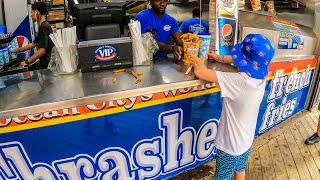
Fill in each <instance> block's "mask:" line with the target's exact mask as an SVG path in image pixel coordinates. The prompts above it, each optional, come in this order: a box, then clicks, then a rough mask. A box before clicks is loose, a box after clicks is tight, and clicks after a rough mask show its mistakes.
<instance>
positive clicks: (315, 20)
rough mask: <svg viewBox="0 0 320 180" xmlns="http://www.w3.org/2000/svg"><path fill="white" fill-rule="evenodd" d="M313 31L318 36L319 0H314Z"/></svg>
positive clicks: (319, 33)
mask: <svg viewBox="0 0 320 180" xmlns="http://www.w3.org/2000/svg"><path fill="white" fill-rule="evenodd" d="M314 31H315V32H316V34H317V35H318V37H319V38H320V0H316V2H315V10H314Z"/></svg>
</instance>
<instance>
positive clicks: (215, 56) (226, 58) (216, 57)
mask: <svg viewBox="0 0 320 180" xmlns="http://www.w3.org/2000/svg"><path fill="white" fill-rule="evenodd" d="M208 58H209V59H212V60H216V61H219V62H226V63H228V64H234V62H233V60H232V58H231V56H220V55H218V54H217V53H215V52H214V51H211V52H209V53H208Z"/></svg>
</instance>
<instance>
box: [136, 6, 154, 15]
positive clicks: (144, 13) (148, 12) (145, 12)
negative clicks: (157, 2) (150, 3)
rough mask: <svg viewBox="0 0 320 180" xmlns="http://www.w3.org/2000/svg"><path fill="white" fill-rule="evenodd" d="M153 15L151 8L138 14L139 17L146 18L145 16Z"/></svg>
mask: <svg viewBox="0 0 320 180" xmlns="http://www.w3.org/2000/svg"><path fill="white" fill-rule="evenodd" d="M150 13H151V9H150V8H149V9H145V10H142V11H140V12H139V13H138V14H137V16H144V15H147V16H148V15H149V14H150Z"/></svg>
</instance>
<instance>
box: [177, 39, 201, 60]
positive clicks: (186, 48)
mask: <svg viewBox="0 0 320 180" xmlns="http://www.w3.org/2000/svg"><path fill="white" fill-rule="evenodd" d="M180 38H181V40H182V41H183V52H184V58H183V61H184V62H185V63H190V58H191V56H198V53H199V47H200V44H201V42H202V41H201V38H200V37H199V36H198V35H196V34H191V33H186V34H183V35H182V36H181V37H180Z"/></svg>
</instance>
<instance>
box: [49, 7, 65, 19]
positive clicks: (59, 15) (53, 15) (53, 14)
mask: <svg viewBox="0 0 320 180" xmlns="http://www.w3.org/2000/svg"><path fill="white" fill-rule="evenodd" d="M60 20H65V12H64V10H54V11H49V13H48V21H60Z"/></svg>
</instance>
